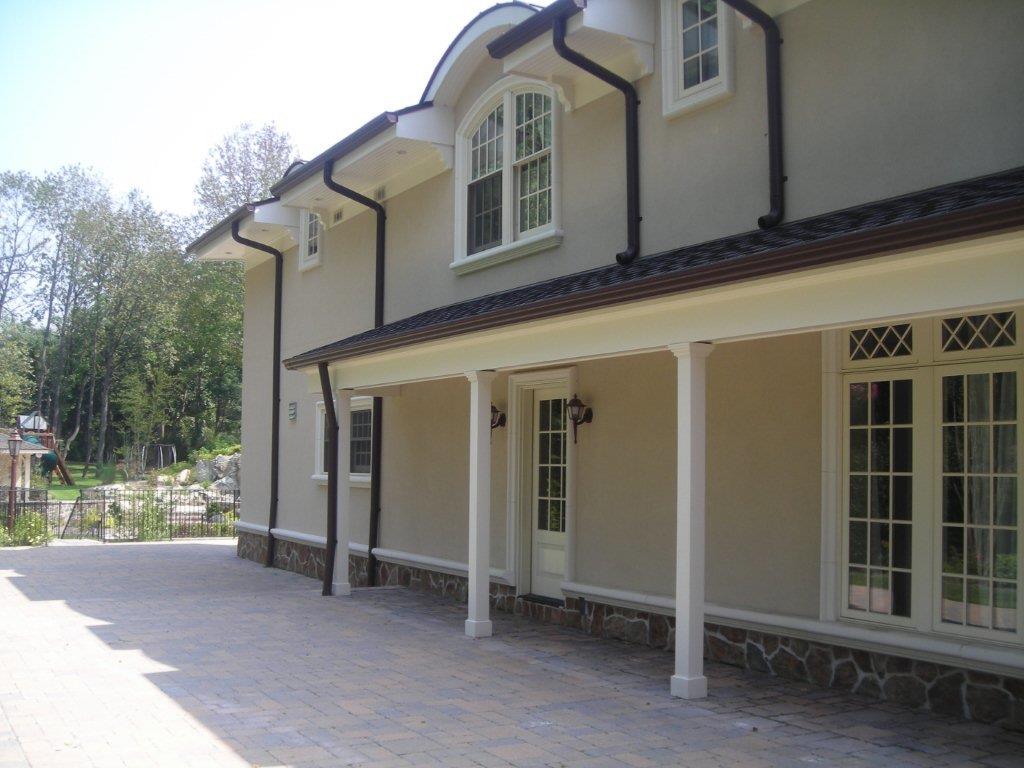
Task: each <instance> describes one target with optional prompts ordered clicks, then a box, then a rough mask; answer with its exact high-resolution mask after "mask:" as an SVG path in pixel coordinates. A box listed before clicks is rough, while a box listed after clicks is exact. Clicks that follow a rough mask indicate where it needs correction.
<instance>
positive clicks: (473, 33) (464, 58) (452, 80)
mask: <svg viewBox="0 0 1024 768" xmlns="http://www.w3.org/2000/svg"><path fill="white" fill-rule="evenodd" d="M534 13H535V11H532V10H530V9H529V8H524V7H523V6H521V5H507V6H503V7H498V8H494V9H492V10H491V11H488V12H485V13H482V14H481V15H480V16H479V17H477V18H476V19H475V20H474V21H473V22H472V23H471V24H470V25H469V26H468V27H466V28H465V29H464V30H462V32H461V33H459V37H458V38H456V40H455V42H454V43H453V44H452V46H451V49H450V50H448V51H447V52H445V55H444V58H443V59H441V61H440V63H439V64H438V65H437V70H436V71H435V72H434V74H433V76H432V77H431V79H430V84H429V85H428V86H427V90H426V92H425V93H424V94H423V100H424V101H432V102H434V104H435V105H437V106H447V107H451V106H454V105H455V103H456V101H458V98H459V94H461V93H462V89H463V88H464V87H465V86H466V83H468V82H469V80H470V78H471V77H472V76H473V75H474V74H475V72H476V70H477V68H478V67H479V66H480V64H481V63H483V62H484V61H487V60H489V59H490V54H489V53H488V52H487V44H488V43H490V42H491V41H492V40H494V39H496V38H498V37H500V36H501V35H502V34H504V33H505V32H507V31H508V30H510V29H511V28H512V27H514V26H515V25H517V24H519V23H521V22H523V21H526V20H527V19H528V18H530V17H531V16H533V15H534Z"/></svg>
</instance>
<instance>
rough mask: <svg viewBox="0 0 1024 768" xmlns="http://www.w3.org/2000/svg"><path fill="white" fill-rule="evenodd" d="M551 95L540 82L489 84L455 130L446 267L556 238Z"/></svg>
mask: <svg viewBox="0 0 1024 768" xmlns="http://www.w3.org/2000/svg"><path fill="white" fill-rule="evenodd" d="M556 104H557V100H556V99H555V98H554V95H553V93H552V92H551V90H550V88H548V86H546V85H542V84H540V83H533V82H524V81H521V80H518V79H515V80H512V79H510V80H506V81H502V82H501V83H498V84H496V86H495V87H494V88H492V89H491V90H490V91H488V92H487V93H485V94H484V95H483V96H482V97H481V99H480V101H479V102H478V106H477V107H476V108H475V109H473V110H471V111H470V112H469V115H468V117H467V118H466V120H464V121H463V124H462V127H461V128H460V129H459V132H458V142H459V148H458V154H457V157H456V180H457V181H456V185H457V186H456V189H457V190H461V191H457V192H456V206H455V207H456V212H455V217H456V220H455V227H456V233H457V237H456V245H455V258H454V260H453V262H452V265H451V266H452V269H454V270H455V271H456V272H458V273H460V274H461V273H463V272H470V271H473V270H475V269H481V268H483V267H486V266H490V265H493V264H497V263H500V262H502V261H508V260H509V259H513V258H517V257H519V256H526V255H528V254H531V253H536V252H538V251H541V250H544V249H546V248H551V247H553V246H555V245H558V243H559V242H561V238H562V234H561V232H560V231H559V230H558V199H557V189H558V174H557V164H556V160H557V151H558V140H557V110H556V109H555V108H554V107H555V105H556Z"/></svg>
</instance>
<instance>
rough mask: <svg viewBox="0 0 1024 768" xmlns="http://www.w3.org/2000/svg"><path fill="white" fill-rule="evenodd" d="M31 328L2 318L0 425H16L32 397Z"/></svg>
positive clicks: (0, 334)
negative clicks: (19, 415) (17, 418)
mask: <svg viewBox="0 0 1024 768" xmlns="http://www.w3.org/2000/svg"><path fill="white" fill-rule="evenodd" d="M29 334H30V331H29V330H28V329H26V328H24V327H22V326H19V325H17V324H16V323H13V322H10V321H0V426H14V423H15V418H16V417H17V416H18V414H20V413H25V412H26V410H27V409H28V405H29V403H30V402H31V397H32V361H31V359H30V357H29V344H28V336H29Z"/></svg>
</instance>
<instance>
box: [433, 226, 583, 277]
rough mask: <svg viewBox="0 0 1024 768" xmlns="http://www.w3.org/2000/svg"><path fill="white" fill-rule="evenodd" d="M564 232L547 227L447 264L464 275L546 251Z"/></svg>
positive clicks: (557, 242)
mask: <svg viewBox="0 0 1024 768" xmlns="http://www.w3.org/2000/svg"><path fill="white" fill-rule="evenodd" d="M563 236H564V233H563V232H562V230H560V229H549V230H547V231H545V232H539V233H537V234H535V235H530V236H528V237H524V238H522V239H520V240H516V241H514V242H511V243H504V244H503V245H496V246H495V247H494V248H489V249H488V250H486V251H481V252H480V253H474V254H473V255H472V256H466V257H465V258H462V259H456V260H455V261H453V262H452V263H451V264H449V265H448V266H449V267H450V268H451V270H452V271H453V272H454V273H455V274H457V275H465V274H466V273H468V272H476V271H477V270H478V269H486V268H487V267H493V266H494V265H495V264H502V263H504V262H506V261H512V260H513V259H518V258H521V257H523V256H529V255H531V254H534V253H539V252H541V251H546V250H548V249H549V248H556V247H557V246H559V245H561V243H562V238H563Z"/></svg>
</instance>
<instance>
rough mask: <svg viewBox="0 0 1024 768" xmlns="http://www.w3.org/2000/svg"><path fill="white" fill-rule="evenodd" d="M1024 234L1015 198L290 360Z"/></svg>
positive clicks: (1023, 210)
mask: <svg viewBox="0 0 1024 768" xmlns="http://www.w3.org/2000/svg"><path fill="white" fill-rule="evenodd" d="M1019 227H1024V200H1021V199H1014V200H1009V201H1002V202H997V203H991V204H987V205H981V206H977V207H976V208H971V209H968V210H965V211H958V212H956V213H952V214H948V215H945V216H942V217H940V218H936V217H926V218H923V219H918V220H916V221H912V222H909V223H901V224H894V225H888V226H884V227H879V228H877V229H873V230H871V231H869V232H855V233H851V234H849V235H840V236H838V237H835V238H832V239H830V240H827V241H824V242H817V243H808V244H801V245H796V246H791V247H784V248H779V249H777V250H775V251H772V252H769V253H760V254H754V255H751V256H749V257H747V258H740V259H734V260H732V261H729V262H726V263H723V264H715V265H711V266H708V267H701V268H695V269H692V270H687V271H684V272H680V273H676V274H667V275H658V276H654V277H646V278H641V279H638V280H634V281H631V282H628V283H621V284H618V285H612V286H607V287H602V288H595V289H592V290H590V291H580V292H578V293H572V294H569V295H566V296H560V297H557V298H552V299H545V300H541V301H537V302H533V303H531V304H526V305H523V306H520V307H512V308H508V309H500V310H496V311H493V312H488V313H484V314H481V315H478V316H475V317H470V318H466V319H464V320H456V321H452V322H450V323H439V324H437V325H433V326H428V327H425V328H418V329H414V330H410V331H405V332H402V333H397V334H395V335H393V336H389V337H385V338H382V339H370V340H367V341H366V342H363V343H355V344H352V345H351V346H347V347H343V348H339V349H330V348H320V349H314V350H310V351H309V352H304V353H302V354H300V355H295V356H294V357H290V358H288V359H287V360H285V361H284V366H285V367H286V368H288V369H289V370H298V369H300V368H305V367H308V366H311V365H315V364H317V363H321V362H335V361H338V360H346V359H351V358H354V357H362V356H364V355H369V354H372V353H376V352H383V351H387V350H391V349H397V348H400V347H405V346H410V345H412V344H421V343H424V342H427V341H437V340H439V339H446V338H451V337H453V336H461V335H464V334H467V333H472V332H474V331H482V330H489V329H492V328H499V327H502V326H506V325H513V324H515V323H525V322H530V321H532V320H541V319H545V318H549V317H556V316H558V315H565V314H570V313H576V312H580V311H584V310H588V309H599V308H601V307H609V306H615V305H619V304H627V303H630V302H634V301H641V300H644V299H651V298H658V297H661V296H667V295H671V294H675V293H683V292H686V291H692V290H697V289H700V288H709V287H713V286H718V285H726V284H729V283H733V282H738V281H740V280H749V279H753V278H759V277H768V276H771V275H779V274H784V273H786V272H796V271H799V270H803V269H811V268H813V267H820V266H825V265H828V264H835V263H839V262H844V261H852V260H855V259H861V258H867V257H870V256H878V255H882V254H887V253H896V252H899V251H905V250H908V249H911V248H919V247H922V246H927V245H937V244H939V243H942V242H949V241H954V240H957V239H961V238H965V237H975V236H979V235H989V234H995V233H997V232H1000V231H1005V230H1010V229H1014V228H1019Z"/></svg>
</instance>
